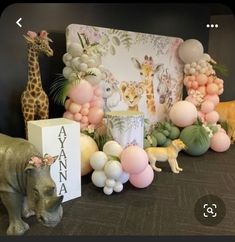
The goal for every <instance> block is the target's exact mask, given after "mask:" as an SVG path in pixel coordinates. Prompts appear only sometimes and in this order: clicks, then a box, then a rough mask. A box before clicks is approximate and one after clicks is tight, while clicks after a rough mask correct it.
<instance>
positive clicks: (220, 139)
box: [210, 132, 231, 152]
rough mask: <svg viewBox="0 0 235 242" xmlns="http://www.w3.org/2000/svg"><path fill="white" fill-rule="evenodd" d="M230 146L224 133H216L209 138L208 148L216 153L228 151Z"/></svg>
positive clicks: (228, 139)
mask: <svg viewBox="0 0 235 242" xmlns="http://www.w3.org/2000/svg"><path fill="white" fill-rule="evenodd" d="M230 144H231V141H230V138H229V137H228V135H227V134H226V133H223V132H217V133H215V134H214V135H213V136H212V138H211V144H210V147H211V149H212V150H214V151H216V152H224V151H226V150H228V149H229V147H230Z"/></svg>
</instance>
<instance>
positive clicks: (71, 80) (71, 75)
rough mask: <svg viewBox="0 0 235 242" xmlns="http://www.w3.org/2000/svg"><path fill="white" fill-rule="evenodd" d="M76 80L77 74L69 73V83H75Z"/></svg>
mask: <svg viewBox="0 0 235 242" xmlns="http://www.w3.org/2000/svg"><path fill="white" fill-rule="evenodd" d="M77 79H78V76H77V74H76V73H75V72H71V73H70V75H69V81H70V82H73V81H75V80H77Z"/></svg>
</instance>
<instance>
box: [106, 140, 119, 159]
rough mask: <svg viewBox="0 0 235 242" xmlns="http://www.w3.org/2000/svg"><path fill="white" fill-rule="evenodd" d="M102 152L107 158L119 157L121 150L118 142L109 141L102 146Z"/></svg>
mask: <svg viewBox="0 0 235 242" xmlns="http://www.w3.org/2000/svg"><path fill="white" fill-rule="evenodd" d="M103 151H104V153H105V154H106V155H108V156H116V157H120V155H121V153H122V151H123V148H122V146H121V145H119V144H118V142H116V141H114V140H111V141H108V142H106V143H105V144H104V147H103Z"/></svg>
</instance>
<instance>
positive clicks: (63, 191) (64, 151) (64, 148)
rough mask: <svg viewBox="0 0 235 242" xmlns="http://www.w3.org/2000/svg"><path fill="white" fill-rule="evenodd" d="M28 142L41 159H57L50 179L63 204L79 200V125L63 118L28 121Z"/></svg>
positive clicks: (52, 167)
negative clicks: (50, 157) (44, 156)
mask: <svg viewBox="0 0 235 242" xmlns="http://www.w3.org/2000/svg"><path fill="white" fill-rule="evenodd" d="M28 140H29V142H31V143H32V144H34V145H35V147H36V148H37V149H38V151H39V152H40V153H41V154H42V155H44V154H46V153H47V154H49V155H52V156H56V155H58V158H57V160H56V162H55V163H54V164H53V165H52V166H51V177H52V179H53V180H54V181H55V183H56V187H57V194H58V196H60V195H63V196H64V199H63V202H66V201H68V200H71V199H74V198H77V197H80V196H81V158H80V124H79V123H77V122H75V121H72V120H68V119H65V118H56V119H45V120H35V121H29V122H28Z"/></svg>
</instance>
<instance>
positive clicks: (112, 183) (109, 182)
mask: <svg viewBox="0 0 235 242" xmlns="http://www.w3.org/2000/svg"><path fill="white" fill-rule="evenodd" d="M115 184H116V182H115V180H114V179H106V181H105V185H106V186H107V187H114V186H115Z"/></svg>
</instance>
